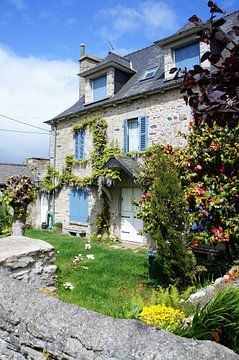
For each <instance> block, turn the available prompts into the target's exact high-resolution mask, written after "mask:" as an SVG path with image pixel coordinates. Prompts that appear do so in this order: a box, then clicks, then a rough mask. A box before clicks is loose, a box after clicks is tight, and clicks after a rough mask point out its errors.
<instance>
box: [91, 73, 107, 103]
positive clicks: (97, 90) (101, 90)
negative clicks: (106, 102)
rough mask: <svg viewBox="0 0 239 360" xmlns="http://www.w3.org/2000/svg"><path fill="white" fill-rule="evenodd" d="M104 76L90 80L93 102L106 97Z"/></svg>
mask: <svg viewBox="0 0 239 360" xmlns="http://www.w3.org/2000/svg"><path fill="white" fill-rule="evenodd" d="M106 82H107V80H106V75H104V76H101V77H99V78H97V79H94V80H92V91H93V101H97V100H100V99H104V98H105V97H106Z"/></svg>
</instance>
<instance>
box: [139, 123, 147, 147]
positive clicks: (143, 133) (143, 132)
mask: <svg viewBox="0 0 239 360" xmlns="http://www.w3.org/2000/svg"><path fill="white" fill-rule="evenodd" d="M139 140H140V149H139V150H140V151H144V150H145V149H146V148H147V146H148V118H147V117H146V116H141V117H140V119H139Z"/></svg>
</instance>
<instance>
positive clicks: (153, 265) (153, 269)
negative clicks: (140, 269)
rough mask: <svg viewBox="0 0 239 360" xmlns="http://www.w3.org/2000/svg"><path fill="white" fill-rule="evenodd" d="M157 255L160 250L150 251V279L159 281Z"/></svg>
mask: <svg viewBox="0 0 239 360" xmlns="http://www.w3.org/2000/svg"><path fill="white" fill-rule="evenodd" d="M157 254H158V250H157V249H155V250H149V252H148V257H149V279H150V280H157V279H158V277H159V274H158V269H157V261H156V258H157Z"/></svg>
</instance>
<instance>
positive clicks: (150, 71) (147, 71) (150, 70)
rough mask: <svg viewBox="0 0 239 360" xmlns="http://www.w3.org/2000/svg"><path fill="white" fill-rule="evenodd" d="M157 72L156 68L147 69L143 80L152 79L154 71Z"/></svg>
mask: <svg viewBox="0 0 239 360" xmlns="http://www.w3.org/2000/svg"><path fill="white" fill-rule="evenodd" d="M157 70H158V67H154V68H151V69H147V70H146V72H145V74H144V77H143V79H150V78H152V77H154V75H155V74H156V71H157Z"/></svg>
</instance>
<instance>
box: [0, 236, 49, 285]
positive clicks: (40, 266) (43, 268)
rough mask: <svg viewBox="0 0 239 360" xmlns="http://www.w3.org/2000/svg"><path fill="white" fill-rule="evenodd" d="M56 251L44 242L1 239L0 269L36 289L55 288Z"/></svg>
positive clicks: (9, 238) (24, 239)
mask: <svg viewBox="0 0 239 360" xmlns="http://www.w3.org/2000/svg"><path fill="white" fill-rule="evenodd" d="M54 253H55V250H54V248H53V246H51V245H50V244H48V243H46V242H45V241H42V240H37V239H31V238H27V237H24V236H9V237H6V238H1V239H0V269H4V270H5V271H6V272H8V273H9V274H10V275H11V276H12V277H14V278H15V279H18V280H22V281H23V282H25V283H29V284H31V285H32V286H33V287H35V288H42V287H48V288H51V287H53V286H54V282H55V273H56V265H55V256H54Z"/></svg>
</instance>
